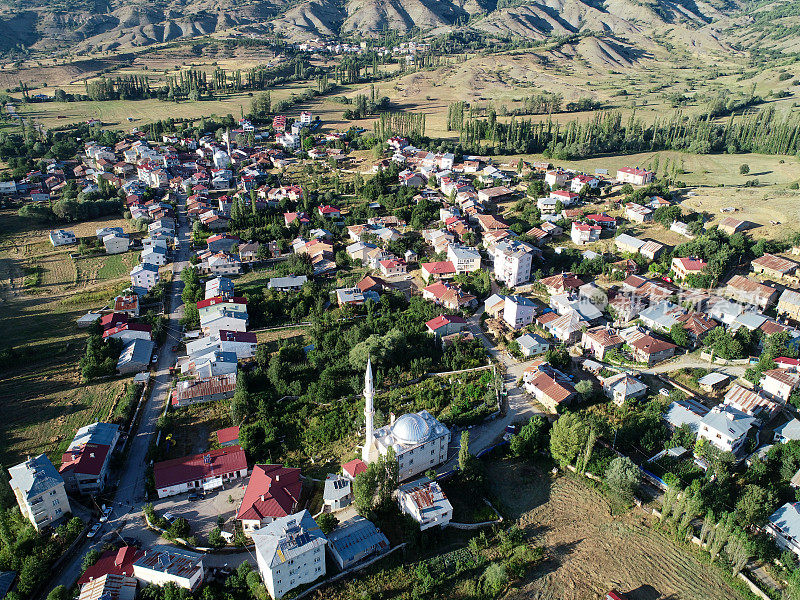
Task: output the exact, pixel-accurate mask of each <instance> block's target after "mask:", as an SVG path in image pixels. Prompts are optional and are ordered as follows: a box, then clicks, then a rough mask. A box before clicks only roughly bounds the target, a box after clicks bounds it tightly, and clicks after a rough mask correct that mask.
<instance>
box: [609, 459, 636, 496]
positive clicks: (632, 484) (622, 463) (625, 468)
mask: <svg viewBox="0 0 800 600" xmlns="http://www.w3.org/2000/svg"><path fill="white" fill-rule="evenodd" d="M605 482H606V485H607V486H608V487H609V488H610V489H611V490H612V491H613V492H614V493H616V494H618V495H619V497H620V498H622V499H623V500H625V501H626V502H630V501H631V500H632V499H633V494H634V492H635V491H636V489H637V488H638V487H639V483H640V482H641V474H640V473H639V467H637V466H636V465H635V464H634V462H633V461H632V460H631V459H630V458H628V457H627V456H617V457H615V458H614V459H613V460H612V461H611V463H610V464H609V465H608V469H606V476H605Z"/></svg>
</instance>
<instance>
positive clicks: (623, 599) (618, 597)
mask: <svg viewBox="0 0 800 600" xmlns="http://www.w3.org/2000/svg"><path fill="white" fill-rule="evenodd" d="M606 600H628V597H627V596H623V595H622V594H620V593H619V592H617V591H615V590H611V591H610V592H608V594H606Z"/></svg>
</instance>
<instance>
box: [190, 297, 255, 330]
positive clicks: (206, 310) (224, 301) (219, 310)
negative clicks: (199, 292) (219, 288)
mask: <svg viewBox="0 0 800 600" xmlns="http://www.w3.org/2000/svg"><path fill="white" fill-rule="evenodd" d="M196 304H197V312H198V314H199V315H200V324H201V326H202V325H203V323H204V322H206V321H208V320H209V319H210V318H212V317H216V316H218V315H221V314H223V313H225V312H226V311H232V312H234V313H243V316H244V317H245V318H246V316H247V298H243V297H240V296H229V297H226V296H215V297H213V298H206V299H204V300H198V301H197V303H196Z"/></svg>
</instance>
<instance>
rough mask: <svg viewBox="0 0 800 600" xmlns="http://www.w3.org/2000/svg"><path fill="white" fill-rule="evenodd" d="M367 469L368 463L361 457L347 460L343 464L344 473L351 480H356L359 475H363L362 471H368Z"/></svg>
mask: <svg viewBox="0 0 800 600" xmlns="http://www.w3.org/2000/svg"><path fill="white" fill-rule="evenodd" d="M366 470H367V463H365V462H364V461H363V460H361V459H360V458H354V459H353V460H351V461H349V462H346V463H344V464H343V465H342V475H344V476H345V477H347V478H348V479H350V480H351V481H352V480H354V479H355V478H356V476H357V475H361V473H364V472H366Z"/></svg>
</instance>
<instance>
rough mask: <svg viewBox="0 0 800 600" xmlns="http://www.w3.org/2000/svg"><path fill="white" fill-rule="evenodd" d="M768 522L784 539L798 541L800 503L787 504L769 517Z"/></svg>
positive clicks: (799, 532) (799, 535)
mask: <svg viewBox="0 0 800 600" xmlns="http://www.w3.org/2000/svg"><path fill="white" fill-rule="evenodd" d="M769 522H770V524H771V525H772V526H773V527H774V528H775V529H777V530H778V531H780V532H781V533H782V534H783V536H784V537H786V538H794V539H800V502H787V503H786V504H784V505H783V506H781V507H780V508H779V509H778V510H776V511H775V512H774V513H772V514H771V515H770V517H769Z"/></svg>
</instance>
